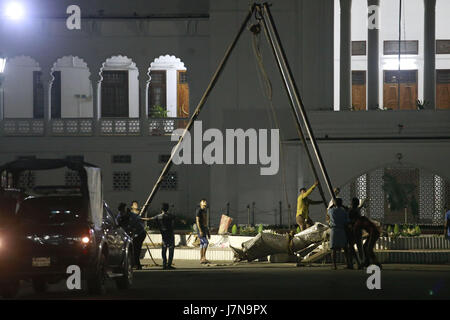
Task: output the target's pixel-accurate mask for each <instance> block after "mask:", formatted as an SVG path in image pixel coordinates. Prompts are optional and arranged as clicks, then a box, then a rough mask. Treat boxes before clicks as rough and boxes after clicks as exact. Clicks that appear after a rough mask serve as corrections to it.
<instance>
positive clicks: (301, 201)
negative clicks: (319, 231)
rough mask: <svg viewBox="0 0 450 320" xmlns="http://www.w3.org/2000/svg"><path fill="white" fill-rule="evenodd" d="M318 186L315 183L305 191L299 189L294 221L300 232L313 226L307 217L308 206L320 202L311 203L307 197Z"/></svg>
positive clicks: (304, 189)
mask: <svg viewBox="0 0 450 320" xmlns="http://www.w3.org/2000/svg"><path fill="white" fill-rule="evenodd" d="M318 184H319V182H318V181H316V182H315V183H314V184H313V185H312V186H311V188H309V189H308V190H306V188H301V189H300V195H299V196H298V199H297V215H296V217H295V220H296V222H297V224H298V226H299V227H300V230H301V231H303V230H305V229H306V228H309V227H311V226H312V225H313V222H312V220H311V219H310V217H309V205H310V204H320V203H322V201H313V200H310V199H308V196H309V195H310V194H311V192H313V191H314V189H315V188H316V187H317V185H318Z"/></svg>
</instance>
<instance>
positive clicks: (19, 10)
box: [5, 2, 25, 20]
mask: <svg viewBox="0 0 450 320" xmlns="http://www.w3.org/2000/svg"><path fill="white" fill-rule="evenodd" d="M5 16H6V17H7V18H9V19H11V20H20V19H22V18H23V17H24V16H25V9H24V7H23V5H22V4H21V3H19V2H11V3H8V4H7V5H6V8H5Z"/></svg>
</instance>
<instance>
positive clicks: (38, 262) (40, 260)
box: [31, 257, 50, 267]
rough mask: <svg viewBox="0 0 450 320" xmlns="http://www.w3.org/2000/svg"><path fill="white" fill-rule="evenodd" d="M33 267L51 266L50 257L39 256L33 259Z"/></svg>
mask: <svg viewBox="0 0 450 320" xmlns="http://www.w3.org/2000/svg"><path fill="white" fill-rule="evenodd" d="M31 265H32V266H33V267H50V257H37V258H33V259H32V263H31Z"/></svg>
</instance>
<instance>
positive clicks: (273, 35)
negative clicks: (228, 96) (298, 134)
mask: <svg viewBox="0 0 450 320" xmlns="http://www.w3.org/2000/svg"><path fill="white" fill-rule="evenodd" d="M263 8H264V10H263V11H262V18H263V19H262V21H263V24H264V28H265V29H267V36H268V37H269V40H270V44H271V46H272V50H273V52H274V53H275V58H276V60H277V64H278V65H279V69H280V71H281V75H282V78H283V81H284V83H285V87H289V86H290V88H292V89H293V90H292V91H293V92H292V93H293V96H294V99H295V102H296V106H297V107H298V110H299V111H300V114H301V117H302V119H303V124H304V126H305V129H306V132H307V134H308V136H309V139H310V140H311V145H312V147H313V150H314V153H315V155H316V158H317V161H318V163H319V167H320V170H321V171H322V175H323V177H324V179H325V183H326V185H327V188H328V192H329V193H330V196H331V198H332V199H333V201H334V202H336V195H335V194H334V192H333V187H332V185H331V181H330V178H329V176H328V173H327V170H326V168H325V164H324V162H323V159H322V156H321V154H320V150H319V147H318V145H317V142H316V139H315V138H314V134H313V131H312V129H311V124H310V123H309V120H308V116H307V114H306V111H305V107H304V105H303V101H302V99H301V97H300V94H299V91H298V88H297V85H296V83H295V81H294V80H293V78H294V77H293V75H292V71H291V68H290V66H289V63H288V62H287V58H286V53H285V51H284V49H283V47H282V44H281V41H280V36H279V34H278V31H277V29H276V27H275V24H274V20H273V17H272V14H271V13H270V9H269V5H268V4H267V3H264V4H263ZM258 11H260V6H258ZM260 12H261V11H260ZM295 114H296V120H297V122H299V118H298V117H297V116H298V113H297V112H295ZM298 125H300V123H298ZM319 188H320V181H319ZM321 195H322V200H323V202H324V205H325V207H327V201H326V199H325V196H324V195H323V193H322V194H321Z"/></svg>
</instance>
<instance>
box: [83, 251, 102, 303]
mask: <svg viewBox="0 0 450 320" xmlns="http://www.w3.org/2000/svg"><path fill="white" fill-rule="evenodd" d="M105 280H106V257H105V254H102V255H101V256H100V261H99V264H98V269H97V270H96V272H95V273H94V274H92V275H91V276H90V277H89V279H88V281H87V285H88V291H89V293H91V294H100V295H102V294H105V292H106V287H105Z"/></svg>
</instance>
